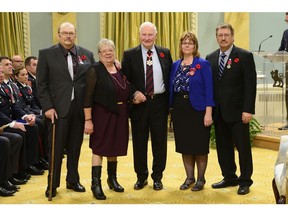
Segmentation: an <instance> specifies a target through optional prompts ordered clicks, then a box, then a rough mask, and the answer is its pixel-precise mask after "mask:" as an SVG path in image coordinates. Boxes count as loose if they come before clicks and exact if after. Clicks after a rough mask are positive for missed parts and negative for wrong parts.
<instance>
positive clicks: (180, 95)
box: [174, 92, 189, 99]
mask: <svg viewBox="0 0 288 216" xmlns="http://www.w3.org/2000/svg"><path fill="white" fill-rule="evenodd" d="M174 96H175V97H181V98H185V99H187V98H189V92H174Z"/></svg>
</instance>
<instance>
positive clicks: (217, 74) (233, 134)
mask: <svg viewBox="0 0 288 216" xmlns="http://www.w3.org/2000/svg"><path fill="white" fill-rule="evenodd" d="M216 39H217V42H218V44H219V46H220V49H217V50H216V51H214V52H212V53H211V54H209V55H207V57H206V59H207V60H208V61H209V62H210V64H211V68H212V72H213V79H214V94H215V102H216V106H215V108H214V110H213V120H214V126H215V133H216V148H217V155H218V162H219V164H220V168H221V171H222V175H223V177H224V179H223V180H222V181H220V182H217V183H215V184H213V185H212V188H225V187H228V186H237V185H239V188H238V191H237V193H238V194H240V195H245V194H247V193H249V191H250V189H249V187H250V186H251V185H252V183H253V181H252V179H251V176H252V172H253V162H252V153H251V145H250V133H249V122H250V121H251V119H252V115H253V114H254V112H255V98H256V69H255V62H254V58H253V54H252V53H251V52H249V51H247V50H244V49H241V48H239V47H237V46H235V45H234V44H233V43H234V29H233V27H232V26H231V25H230V24H222V25H220V26H218V27H217V28H216ZM234 146H235V147H236V149H237V150H238V154H239V166H240V176H239V177H238V176H237V175H236V169H237V167H236V163H235V155H234Z"/></svg>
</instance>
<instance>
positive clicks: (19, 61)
mask: <svg viewBox="0 0 288 216" xmlns="http://www.w3.org/2000/svg"><path fill="white" fill-rule="evenodd" d="M13 62H17V63H23V62H24V61H21V60H17V61H13Z"/></svg>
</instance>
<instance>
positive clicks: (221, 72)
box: [219, 53, 226, 79]
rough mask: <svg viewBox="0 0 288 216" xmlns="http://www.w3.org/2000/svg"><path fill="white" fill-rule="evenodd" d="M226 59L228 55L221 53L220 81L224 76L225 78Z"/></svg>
mask: <svg viewBox="0 0 288 216" xmlns="http://www.w3.org/2000/svg"><path fill="white" fill-rule="evenodd" d="M225 57H226V54H225V53H221V55H220V63H219V79H221V78H222V76H223V71H224V67H225V63H224V62H225V61H224V59H225Z"/></svg>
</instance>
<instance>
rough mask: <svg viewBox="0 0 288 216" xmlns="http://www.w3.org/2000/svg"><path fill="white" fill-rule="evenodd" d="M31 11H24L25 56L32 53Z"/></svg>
mask: <svg viewBox="0 0 288 216" xmlns="http://www.w3.org/2000/svg"><path fill="white" fill-rule="evenodd" d="M29 20H30V19H29V13H27V12H26V13H22V23H23V46H24V58H27V57H28V56H30V55H31V41H30V21H29Z"/></svg>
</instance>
